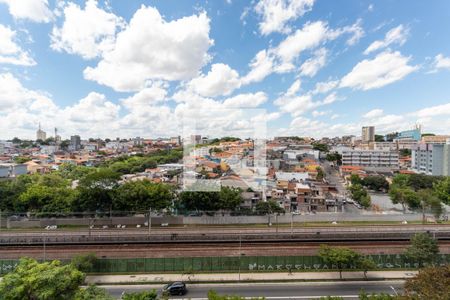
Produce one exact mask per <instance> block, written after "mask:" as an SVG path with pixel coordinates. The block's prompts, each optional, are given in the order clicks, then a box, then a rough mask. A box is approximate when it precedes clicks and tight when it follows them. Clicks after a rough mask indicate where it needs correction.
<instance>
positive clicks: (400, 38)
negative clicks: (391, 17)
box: [364, 25, 409, 54]
mask: <svg viewBox="0 0 450 300" xmlns="http://www.w3.org/2000/svg"><path fill="white" fill-rule="evenodd" d="M408 34H409V28H407V27H405V26H403V25H399V26H397V27H395V28H393V29H391V30H389V31H388V32H387V33H386V36H385V37H384V40H378V41H375V42H373V43H372V44H370V46H369V47H367V49H366V50H365V51H364V54H369V53H371V52H373V51H377V50H379V49H382V48H386V47H388V46H390V45H391V44H398V45H403V44H404V43H405V42H406V40H407V38H408Z"/></svg>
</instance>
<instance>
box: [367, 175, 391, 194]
mask: <svg viewBox="0 0 450 300" xmlns="http://www.w3.org/2000/svg"><path fill="white" fill-rule="evenodd" d="M362 185H364V186H365V187H367V188H369V189H371V190H374V191H383V190H387V189H388V188H389V183H388V182H387V180H386V178H385V177H384V176H381V175H379V176H367V177H365V178H364V179H363V180H362Z"/></svg>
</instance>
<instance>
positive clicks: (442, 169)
mask: <svg viewBox="0 0 450 300" xmlns="http://www.w3.org/2000/svg"><path fill="white" fill-rule="evenodd" d="M411 167H412V169H413V170H414V171H416V172H418V173H422V174H426V175H434V176H450V138H449V139H447V141H446V143H439V144H438V143H422V144H419V145H417V146H416V147H415V148H414V149H413V151H412V162H411Z"/></svg>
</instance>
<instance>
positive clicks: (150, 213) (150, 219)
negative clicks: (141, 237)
mask: <svg viewBox="0 0 450 300" xmlns="http://www.w3.org/2000/svg"><path fill="white" fill-rule="evenodd" d="M150 233H152V208H151V207H150V208H149V209H148V235H150Z"/></svg>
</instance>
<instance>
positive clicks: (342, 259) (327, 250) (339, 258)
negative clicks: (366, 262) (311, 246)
mask: <svg viewBox="0 0 450 300" xmlns="http://www.w3.org/2000/svg"><path fill="white" fill-rule="evenodd" d="M319 256H320V257H321V258H322V259H323V261H324V262H325V263H327V264H330V265H331V266H332V267H336V268H337V269H338V271H339V278H340V279H342V270H343V269H344V268H350V267H352V266H355V265H357V263H358V261H359V260H360V254H359V253H357V252H355V251H353V250H352V249H350V248H346V247H336V248H332V247H329V246H327V245H321V246H320V250H319Z"/></svg>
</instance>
